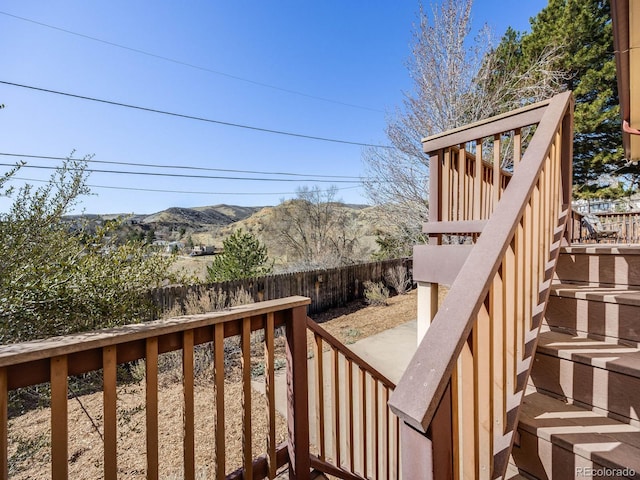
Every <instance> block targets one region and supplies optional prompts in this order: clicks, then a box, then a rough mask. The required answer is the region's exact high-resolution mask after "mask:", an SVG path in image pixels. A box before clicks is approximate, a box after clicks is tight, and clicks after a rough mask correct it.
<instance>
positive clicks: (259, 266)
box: [207, 229, 273, 282]
mask: <svg viewBox="0 0 640 480" xmlns="http://www.w3.org/2000/svg"><path fill="white" fill-rule="evenodd" d="M272 269H273V265H272V264H271V263H269V258H268V256H267V247H266V246H265V245H263V244H262V243H260V240H258V239H257V238H256V237H255V236H254V235H252V234H251V233H250V232H244V231H243V230H242V229H239V230H236V231H235V232H233V234H231V236H230V237H228V238H227V239H225V241H224V242H222V253H221V254H219V255H216V256H215V258H214V259H213V262H212V264H211V265H209V266H208V267H207V277H208V280H209V281H210V282H225V281H227V280H239V279H241V278H253V277H260V276H263V275H267V274H269V273H271V271H272Z"/></svg>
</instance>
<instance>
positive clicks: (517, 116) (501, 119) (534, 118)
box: [422, 100, 549, 153]
mask: <svg viewBox="0 0 640 480" xmlns="http://www.w3.org/2000/svg"><path fill="white" fill-rule="evenodd" d="M547 105H549V100H544V101H542V102H538V103H534V104H531V105H527V106H525V107H522V108H519V109H517V110H512V111H510V112H506V113H503V114H501V115H497V116H495V117H491V118H488V119H486V120H480V121H478V122H475V123H471V124H469V125H464V126H462V127H459V128H455V129H453V130H447V131H446V132H442V133H438V134H435V135H431V136H430V137H426V138H423V139H422V146H423V150H424V151H425V152H426V153H432V152H435V151H436V150H440V149H441V148H447V147H451V146H453V145H461V144H464V143H467V142H471V141H474V140H477V139H479V138H485V137H490V136H494V135H497V134H499V133H502V132H505V131H507V130H514V129H517V128H522V127H526V126H528V125H533V124H536V123H538V122H539V121H540V119H541V118H542V115H543V114H544V110H545V108H546V107H547Z"/></svg>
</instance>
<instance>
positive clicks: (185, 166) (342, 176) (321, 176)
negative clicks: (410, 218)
mask: <svg viewBox="0 0 640 480" xmlns="http://www.w3.org/2000/svg"><path fill="white" fill-rule="evenodd" d="M0 156H5V157H18V158H37V159H42V160H67V158H66V157H54V156H47V155H27V154H22V153H4V152H0ZM83 161H84V162H88V163H102V164H109V165H127V166H133V167H149V168H175V169H182V170H200V171H208V172H228V173H247V174H254V175H281V176H292V177H314V178H343V179H352V180H360V179H361V178H360V177H356V176H349V175H316V174H313V173H308V174H307V173H292V172H264V171H258V170H232V169H226V168H212V167H196V166H192V165H160V164H157V163H136V162H117V161H109V160H94V159H83Z"/></svg>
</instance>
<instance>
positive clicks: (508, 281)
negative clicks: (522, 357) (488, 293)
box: [502, 236, 520, 431]
mask: <svg viewBox="0 0 640 480" xmlns="http://www.w3.org/2000/svg"><path fill="white" fill-rule="evenodd" d="M517 242H518V240H517V238H516V237H515V236H514V239H513V240H512V241H511V244H510V245H509V247H508V248H507V251H506V253H505V257H504V275H505V277H504V279H503V286H504V289H503V292H504V295H503V304H504V307H503V308H504V343H503V349H504V361H505V363H504V373H503V379H504V380H503V381H504V390H503V399H502V401H503V404H504V405H505V414H507V413H508V412H510V411H512V410H513V409H514V407H515V405H512V402H511V400H512V399H513V398H514V394H515V393H516V382H515V376H516V374H517V368H516V365H517V361H516V355H517V352H518V350H517V348H516V329H517V326H516V325H517V323H518V311H517V310H518V306H517V305H518V293H519V291H518V281H519V276H520V275H519V265H518V264H517V254H518V251H517V248H518V246H517ZM504 424H505V425H506V428H505V431H506V430H508V429H510V428H513V426H514V425H513V423H512V422H511V421H509V419H508V418H506V417H505V418H504Z"/></svg>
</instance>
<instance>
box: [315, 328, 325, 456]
mask: <svg viewBox="0 0 640 480" xmlns="http://www.w3.org/2000/svg"><path fill="white" fill-rule="evenodd" d="M314 338H315V362H314V363H315V367H316V368H315V373H316V425H317V430H316V437H317V442H318V445H317V447H318V456H319V457H320V460H325V458H326V450H325V431H324V424H325V418H324V356H323V353H322V350H323V347H322V338H320V335H317V334H316V335H314Z"/></svg>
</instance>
